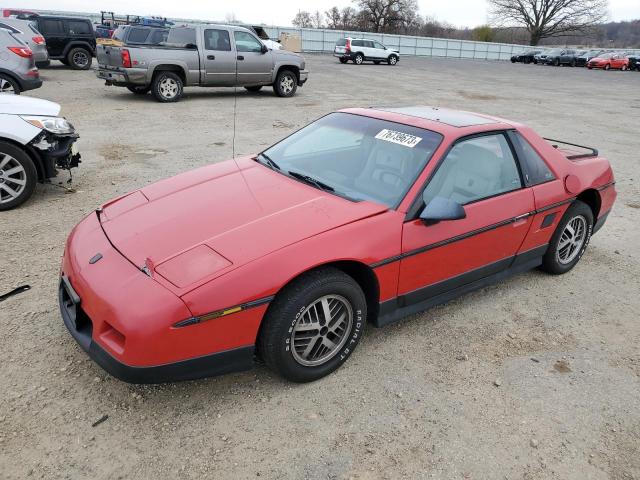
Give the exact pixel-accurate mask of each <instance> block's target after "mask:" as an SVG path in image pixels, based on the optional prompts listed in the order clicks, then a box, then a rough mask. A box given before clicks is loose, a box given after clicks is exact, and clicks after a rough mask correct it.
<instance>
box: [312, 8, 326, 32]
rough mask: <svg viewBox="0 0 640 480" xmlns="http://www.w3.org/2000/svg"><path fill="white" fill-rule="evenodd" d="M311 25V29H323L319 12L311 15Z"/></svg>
mask: <svg viewBox="0 0 640 480" xmlns="http://www.w3.org/2000/svg"><path fill="white" fill-rule="evenodd" d="M311 24H312V26H313V28H322V27H324V23H323V21H322V14H321V13H320V11H319V10H316V11H315V13H314V14H312V15H311Z"/></svg>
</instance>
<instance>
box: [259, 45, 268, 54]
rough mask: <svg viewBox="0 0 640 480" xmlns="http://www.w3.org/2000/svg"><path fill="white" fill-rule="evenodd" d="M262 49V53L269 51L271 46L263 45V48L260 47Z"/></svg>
mask: <svg viewBox="0 0 640 480" xmlns="http://www.w3.org/2000/svg"><path fill="white" fill-rule="evenodd" d="M260 51H261V52H262V53H267V52H268V51H269V48H268V47H267V46H266V45H262V48H261V49H260Z"/></svg>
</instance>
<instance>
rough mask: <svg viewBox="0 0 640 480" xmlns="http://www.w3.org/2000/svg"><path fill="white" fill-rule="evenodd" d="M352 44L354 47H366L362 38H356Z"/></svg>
mask: <svg viewBox="0 0 640 480" xmlns="http://www.w3.org/2000/svg"><path fill="white" fill-rule="evenodd" d="M351 44H352V45H353V46H354V47H364V42H363V41H362V40H354V41H353V42H351Z"/></svg>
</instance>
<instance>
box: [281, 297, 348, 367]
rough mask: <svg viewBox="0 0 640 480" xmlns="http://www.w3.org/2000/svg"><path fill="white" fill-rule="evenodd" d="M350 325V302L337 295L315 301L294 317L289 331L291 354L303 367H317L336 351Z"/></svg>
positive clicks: (346, 336)
mask: <svg viewBox="0 0 640 480" xmlns="http://www.w3.org/2000/svg"><path fill="white" fill-rule="evenodd" d="M352 324H353V308H352V307H351V303H350V302H349V301H348V300H347V299H346V298H345V297H343V296H341V295H325V296H323V297H320V298H318V299H317V300H315V301H314V302H313V303H311V305H309V306H308V307H307V308H306V309H305V310H304V311H303V312H302V314H301V315H300V316H299V317H298V321H297V322H296V324H295V325H294V327H293V329H292V331H291V338H290V341H291V353H292V355H293V358H294V359H295V361H296V362H298V363H299V364H301V365H304V366H318V365H322V364H324V363H326V362H328V361H329V360H331V359H332V358H333V357H334V356H335V355H337V354H338V352H340V350H341V349H342V347H343V346H344V345H345V343H346V342H347V339H348V338H349V337H348V335H349V332H350V331H351V326H352Z"/></svg>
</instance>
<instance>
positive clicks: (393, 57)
mask: <svg viewBox="0 0 640 480" xmlns="http://www.w3.org/2000/svg"><path fill="white" fill-rule="evenodd" d="M397 62H398V59H397V58H396V57H395V56H391V58H390V59H389V63H390V64H391V65H395V64H396V63H397Z"/></svg>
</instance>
